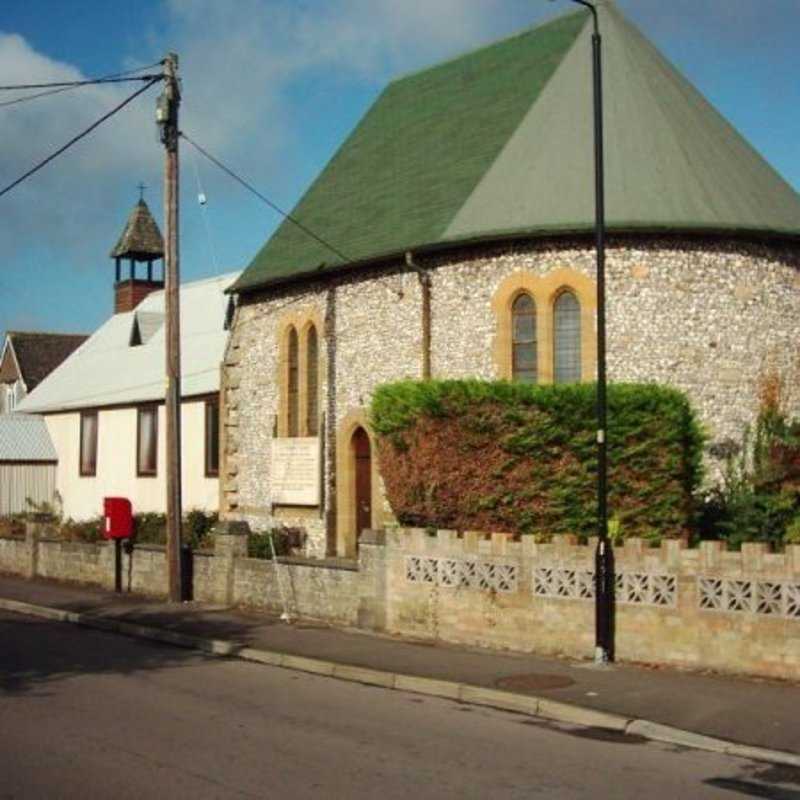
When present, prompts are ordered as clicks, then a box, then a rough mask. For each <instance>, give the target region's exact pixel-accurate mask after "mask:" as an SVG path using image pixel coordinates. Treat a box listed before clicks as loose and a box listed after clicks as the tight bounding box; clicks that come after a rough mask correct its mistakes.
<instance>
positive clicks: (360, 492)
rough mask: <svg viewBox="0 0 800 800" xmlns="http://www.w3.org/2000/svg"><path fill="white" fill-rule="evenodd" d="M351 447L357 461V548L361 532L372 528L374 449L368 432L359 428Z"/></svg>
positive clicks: (355, 495) (354, 494) (355, 493)
mask: <svg viewBox="0 0 800 800" xmlns="http://www.w3.org/2000/svg"><path fill="white" fill-rule="evenodd" d="M350 441H351V447H352V450H353V458H354V460H355V470H354V473H355V484H356V485H355V492H354V493H353V499H354V501H355V521H356V531H355V533H356V547H358V539H359V537H360V536H361V531H363V530H365V529H368V528H371V527H372V449H371V447H370V442H369V436H368V435H367V432H366V431H365V430H364V429H363V428H362V427H360V426H359V427H358V428H356V429H355V431H354V432H353V438H352V439H351V440H350Z"/></svg>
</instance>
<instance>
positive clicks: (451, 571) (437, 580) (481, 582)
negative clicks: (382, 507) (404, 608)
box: [406, 556, 519, 594]
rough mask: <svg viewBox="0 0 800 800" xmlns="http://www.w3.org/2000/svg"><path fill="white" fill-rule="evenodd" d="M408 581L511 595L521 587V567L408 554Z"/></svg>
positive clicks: (445, 587)
mask: <svg viewBox="0 0 800 800" xmlns="http://www.w3.org/2000/svg"><path fill="white" fill-rule="evenodd" d="M406 581H408V583H428V584H436V585H438V586H441V587H442V588H444V589H457V588H459V587H461V588H467V589H481V590H483V591H494V592H503V593H506V594H510V593H512V592H516V591H518V589H519V567H518V566H517V565H516V564H502V563H495V562H493V561H475V560H472V559H469V560H462V559H457V558H428V557H426V556H406Z"/></svg>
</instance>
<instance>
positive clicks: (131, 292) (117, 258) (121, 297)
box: [111, 185, 164, 314]
mask: <svg viewBox="0 0 800 800" xmlns="http://www.w3.org/2000/svg"><path fill="white" fill-rule="evenodd" d="M139 191H140V197H139V202H138V203H137V204H136V205H135V206H134V207H133V211H131V213H130V216H129V217H128V221H127V223H126V224H125V230H123V231H122V236H120V237H119V241H118V242H117V245H116V247H114V249H113V250H112V251H111V258H113V259H114V263H115V266H116V280H115V282H114V313H115V314H119V313H121V312H124V311H133V309H134V308H136V306H138V305H139V303H141V302H142V300H144V299H145V297H147V295H149V294H150V293H151V292H155V291H158V290H159V289H163V288H164V239H163V238H162V236H161V231H160V230H159V229H158V225H157V224H156V221H155V220H154V219H153V215H152V214H151V213H150V209H149V208H148V207H147V203H145V201H144V198H143V197H142V196H141V192H143V191H144V187H143V186H141V185H140V186H139ZM123 260H124V261H127V265H126V264H123ZM154 261H161V270H160V273H161V274H160V278H159V277H157V276H156V275H155V274H154V270H153V262H154ZM138 265H141V266H140V267H139V269H140V272H141V273H144V274H140V275H137V266H138ZM144 265H146V267H145V266H144ZM123 272H127V276H125V275H123Z"/></svg>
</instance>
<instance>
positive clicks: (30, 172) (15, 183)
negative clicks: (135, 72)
mask: <svg viewBox="0 0 800 800" xmlns="http://www.w3.org/2000/svg"><path fill="white" fill-rule="evenodd" d="M160 80H161V76H160V75H159V76H157V77H155V78H153V80H151V81H150V83H148V84H146V85H145V86H142V88H141V89H138V90H137V91H135V92H134V93H133V94H132V95H130V97H128V98H126V99H125V100H123V101H122V102H121V103H119V104H118V105H116V106H114V108H112V109H111V111H109V112H108V113H106V114H103V116H102V117H100V119H98V120H97V121H96V122H93V123H92V124H91V125H90V126H89V127H88V128H86V129H85V130H84V131H81V133H79V134H78V135H77V136H73V137H72V139H70V140H69V141H68V142H67V143H66V144H65V145H63V146H62V147H59V148H58V150H56V151H55V153H51V154H50V155H49V156H47V158H45V159H44V161H40V162H39V163H38V164H37V165H36V166H35V167H32V168H31V169H29V170H28V171H27V172H26V173H25V174H24V175H21V176H20V177H19V178H17V179H16V180H15V181H13V182H12V183H10V184H9V185H8V186H6V187H5V188H4V189H0V197H2V196H3V195H4V194H6V193H8V192H10V191H11V190H12V189H13V188H14V187H15V186H18V185H19V184H20V183H22V182H23V181H24V180H25V179H26V178H29V177H30V176H31V175H33V174H34V173H35V172H38V171H39V170H40V169H41V168H42V167H44V166H45V165H47V164H49V163H50V162H51V161H52V160H53V159H54V158H57V157H58V156H60V155H61V154H62V153H63V152H64V151H65V150H68V149H69V148H70V147H72V145H73V144H75V143H76V142H78V141H80V140H81V139H83V137H84V136H87V135H88V134H90V133H91V132H92V131H93V130H94V129H95V128H97V127H98V126H99V125H101V124H102V123H103V122H105V121H106V120H107V119H108V118H109V117H113V116H114V114H116V113H117V112H118V111H121V110H122V109H123V108H125V106H126V105H128V103H130V102H131V101H132V100H135V99H136V98H137V97H138V96H139V95H140V94H142V93H143V92H146V91H147V90H148V89H149V88H150V87H151V86H153V84H155V83H158V81H160Z"/></svg>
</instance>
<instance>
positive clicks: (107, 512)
mask: <svg viewBox="0 0 800 800" xmlns="http://www.w3.org/2000/svg"><path fill="white" fill-rule="evenodd" d="M103 516H104V517H105V527H104V528H103V537H104V538H106V539H130V538H131V536H133V506H132V505H131V501H130V500H128V498H127V497H106V498H105V499H104V500H103Z"/></svg>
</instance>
